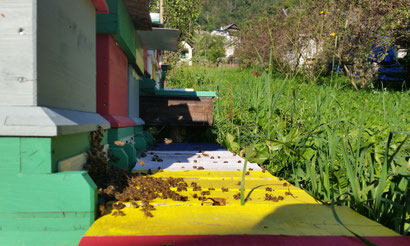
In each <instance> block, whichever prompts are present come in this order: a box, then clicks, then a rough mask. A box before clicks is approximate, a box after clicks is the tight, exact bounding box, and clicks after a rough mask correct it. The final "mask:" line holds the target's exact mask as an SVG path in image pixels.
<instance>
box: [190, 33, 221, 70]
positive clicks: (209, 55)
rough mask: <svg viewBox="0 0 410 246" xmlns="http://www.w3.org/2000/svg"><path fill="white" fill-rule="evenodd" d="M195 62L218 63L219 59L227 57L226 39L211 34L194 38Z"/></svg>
mask: <svg viewBox="0 0 410 246" xmlns="http://www.w3.org/2000/svg"><path fill="white" fill-rule="evenodd" d="M194 46H195V49H194V57H193V61H194V62H200V61H203V60H206V61H207V62H209V63H214V64H215V63H217V62H218V60H219V58H221V57H224V56H225V38H224V37H221V36H215V35H210V34H202V35H195V36H194Z"/></svg>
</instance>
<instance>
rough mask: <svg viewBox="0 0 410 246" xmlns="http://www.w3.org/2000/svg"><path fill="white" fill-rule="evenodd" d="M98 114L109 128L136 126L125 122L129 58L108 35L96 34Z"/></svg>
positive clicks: (133, 123) (126, 119)
mask: <svg viewBox="0 0 410 246" xmlns="http://www.w3.org/2000/svg"><path fill="white" fill-rule="evenodd" d="M97 113H99V114H101V115H103V116H104V117H105V118H106V119H107V120H108V121H109V122H110V123H111V126H112V127H124V126H133V125H135V122H134V121H133V120H131V119H130V118H128V57H127V55H126V54H125V53H124V51H122V50H121V48H120V47H119V46H118V45H117V43H116V41H115V40H114V37H113V36H112V35H111V34H97Z"/></svg>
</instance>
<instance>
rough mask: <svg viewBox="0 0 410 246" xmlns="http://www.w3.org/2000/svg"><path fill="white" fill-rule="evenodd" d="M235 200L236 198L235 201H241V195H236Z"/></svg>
mask: <svg viewBox="0 0 410 246" xmlns="http://www.w3.org/2000/svg"><path fill="white" fill-rule="evenodd" d="M233 198H234V199H235V200H239V199H241V193H238V194H236V195H233Z"/></svg>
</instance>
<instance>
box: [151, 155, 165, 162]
mask: <svg viewBox="0 0 410 246" xmlns="http://www.w3.org/2000/svg"><path fill="white" fill-rule="evenodd" d="M151 161H156V162H163V161H164V160H162V159H161V158H159V156H158V155H154V156H153V157H152V159H151Z"/></svg>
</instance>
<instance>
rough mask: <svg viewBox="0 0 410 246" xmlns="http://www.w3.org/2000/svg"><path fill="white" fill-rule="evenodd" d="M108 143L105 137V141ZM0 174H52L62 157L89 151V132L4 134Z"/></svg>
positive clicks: (0, 157)
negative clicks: (17, 135)
mask: <svg viewBox="0 0 410 246" xmlns="http://www.w3.org/2000/svg"><path fill="white" fill-rule="evenodd" d="M106 143H107V138H104V139H103V141H102V144H106ZM0 147H1V148H0V177H2V175H10V174H18V173H25V174H50V173H54V172H57V171H58V163H59V161H61V160H64V159H67V158H70V157H73V156H75V155H77V154H80V153H83V152H86V151H88V150H89V148H90V137H89V133H80V134H73V135H64V136H59V137H54V138H45V137H0Z"/></svg>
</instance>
